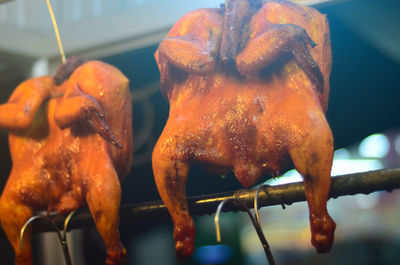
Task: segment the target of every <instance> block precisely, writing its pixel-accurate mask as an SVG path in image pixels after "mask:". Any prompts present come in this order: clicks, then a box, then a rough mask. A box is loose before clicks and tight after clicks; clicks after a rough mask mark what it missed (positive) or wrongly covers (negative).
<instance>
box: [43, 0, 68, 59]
mask: <svg viewBox="0 0 400 265" xmlns="http://www.w3.org/2000/svg"><path fill="white" fill-rule="evenodd" d="M46 3H47V7H48V8H49V12H50V17H51V21H52V22H53V28H54V33H55V34H56V38H57V43H58V49H59V50H60V54H61V62H62V63H65V54H64V49H63V47H62V43H61V38H60V32H58V27H57V22H56V19H55V17H54V13H53V9H52V8H51V4H50V1H49V0H46Z"/></svg>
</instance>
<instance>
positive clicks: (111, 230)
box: [0, 57, 133, 264]
mask: <svg viewBox="0 0 400 265" xmlns="http://www.w3.org/2000/svg"><path fill="white" fill-rule="evenodd" d="M81 63H82V62H80V61H79V59H77V58H76V57H72V58H70V59H69V60H68V61H67V62H66V63H65V64H64V65H63V66H61V67H60V69H59V71H58V73H57V75H56V76H55V77H52V76H44V77H38V78H33V79H29V80H27V81H25V82H23V83H22V84H20V85H19V86H18V87H17V88H16V90H15V91H14V92H13V94H12V95H11V97H10V99H9V101H8V102H7V103H5V104H3V105H0V126H1V127H3V128H6V129H8V130H9V132H10V133H9V146H10V153H11V158H12V170H11V174H10V176H9V179H8V182H7V184H6V187H5V188H4V190H3V193H2V195H1V200H0V218H1V223H2V227H3V229H4V231H5V232H6V235H7V237H8V239H9V241H10V242H11V244H12V246H13V248H14V251H15V254H16V260H15V264H32V253H31V243H30V238H31V236H30V233H28V234H27V236H25V237H24V242H23V244H24V245H23V246H24V247H23V250H20V248H19V233H20V229H21V228H22V226H23V225H24V223H25V222H26V221H27V220H28V219H29V218H30V217H31V216H32V215H33V214H34V213H35V211H38V210H47V211H48V212H52V211H56V212H57V213H60V214H66V213H69V212H71V211H73V210H76V209H78V208H79V207H81V206H84V205H88V206H89V209H90V211H91V214H92V216H93V219H94V221H95V224H96V227H97V230H98V231H99V233H100V235H101V236H102V238H103V240H104V242H105V245H106V249H107V254H108V258H107V264H122V263H123V262H124V259H125V255H126V250H125V248H124V247H123V246H122V244H121V243H120V240H119V233H118V224H119V217H118V216H119V215H118V214H119V206H120V193H121V187H120V179H119V178H122V177H124V176H126V175H127V174H128V173H129V171H130V168H131V163H132V141H133V139H132V107H131V97H130V91H129V80H128V79H127V78H126V77H125V76H124V75H123V74H122V73H121V72H120V71H119V70H118V69H116V68H114V67H112V66H110V65H108V64H105V63H102V62H100V61H89V62H85V63H83V64H81ZM80 64H81V65H80ZM78 65H80V66H78Z"/></svg>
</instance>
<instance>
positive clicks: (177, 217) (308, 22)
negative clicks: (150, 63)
mask: <svg viewBox="0 0 400 265" xmlns="http://www.w3.org/2000/svg"><path fill="white" fill-rule="evenodd" d="M155 57H156V61H157V63H158V66H159V69H160V75H161V86H162V92H163V93H164V95H165V96H166V97H167V98H168V100H169V103H170V113H169V118H168V121H167V123H166V125H165V128H164V130H163V132H162V134H161V136H160V138H159V140H158V142H157V144H156V146H155V148H154V151H153V158H152V163H153V172H154V177H155V181H156V184H157V188H158V191H159V193H160V196H161V198H162V200H163V201H164V203H165V204H166V206H167V208H168V211H169V213H170V215H171V217H172V220H173V223H174V239H175V241H176V245H175V248H176V253H177V257H178V259H185V257H188V256H190V255H191V254H192V253H193V251H194V234H195V229H194V224H193V220H192V218H191V216H190V213H189V212H188V207H187V201H186V193H185V184H186V180H187V177H188V172H189V167H190V165H192V164H194V163H201V164H203V165H206V166H212V167H213V168H219V170H220V171H224V170H228V169H233V173H234V175H235V176H236V178H237V179H238V180H239V182H240V183H241V184H242V185H243V187H245V188H248V187H250V186H252V185H253V184H254V183H255V182H256V181H257V180H258V179H259V178H260V176H262V175H265V174H268V175H274V176H276V175H278V174H279V171H280V170H281V169H282V168H283V167H285V166H287V165H288V162H289V161H290V160H291V161H292V162H293V164H294V166H295V168H296V169H297V170H298V171H299V172H300V173H301V174H302V176H303V178H304V185H305V195H306V198H307V202H308V206H309V212H310V226H311V235H312V236H311V241H312V244H313V245H314V246H315V248H316V249H317V251H318V252H327V251H329V250H330V248H331V246H332V242H333V237H334V236H333V233H334V230H335V222H334V221H333V220H332V219H331V217H330V216H329V214H328V212H327V209H326V202H327V199H328V192H329V188H330V171H331V164H332V156H333V138H332V134H331V130H330V128H329V125H328V123H327V121H326V118H325V112H326V110H327V104H328V95H329V75H330V71H331V50H330V37H329V27H328V22H327V20H326V17H325V16H324V15H322V14H320V13H319V12H318V11H316V10H315V9H312V8H310V7H304V6H300V5H297V4H293V3H290V2H287V1H266V2H265V3H264V2H261V1H256V0H254V1H249V0H231V1H229V4H228V7H227V8H226V9H225V8H224V7H221V8H216V9H200V10H196V11H193V12H190V13H188V14H187V15H185V16H184V17H183V18H181V19H180V20H179V21H178V22H177V23H176V24H175V25H174V26H173V28H172V29H171V31H170V32H169V34H168V36H167V37H166V38H165V39H164V40H163V41H162V42H161V43H160V45H159V48H158V50H157V52H156V54H155Z"/></svg>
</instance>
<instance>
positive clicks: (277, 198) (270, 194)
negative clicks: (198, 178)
mask: <svg viewBox="0 0 400 265" xmlns="http://www.w3.org/2000/svg"><path fill="white" fill-rule="evenodd" d="M399 188H400V168H395V169H383V170H377V171H370V172H365V173H356V174H349V175H343V176H337V177H333V178H332V184H331V189H330V194H329V198H337V197H339V196H344V195H355V194H359V193H361V194H369V193H371V192H374V191H389V192H390V191H392V190H394V189H399ZM261 191H264V192H259V194H258V205H259V207H264V206H272V205H285V204H286V205H290V204H292V203H295V202H300V201H305V195H304V185H303V182H297V183H291V184H285V185H278V186H267V187H263V188H261ZM255 193H256V190H255V189H254V190H237V191H234V192H224V193H217V194H211V195H202V196H197V197H190V198H188V204H189V210H190V212H191V214H192V215H205V214H214V213H215V211H216V209H217V207H218V205H219V203H220V202H222V201H223V200H226V199H229V198H236V199H239V200H241V201H242V202H243V203H245V204H246V205H247V207H249V208H253V204H254V197H255ZM240 210H241V208H240V207H239V208H238V207H237V206H235V205H233V204H229V205H226V207H224V209H223V211H224V212H227V211H240ZM169 220H170V217H169V214H168V211H167V208H166V207H165V205H164V204H163V203H162V202H161V201H153V202H145V203H140V204H131V205H123V206H121V209H120V227H121V230H123V229H125V228H126V229H132V226H133V225H134V224H135V226H136V224H141V223H144V224H146V223H148V222H149V221H157V222H169ZM56 223H57V225H59V227H61V229H62V227H63V222H62V220H56ZM93 225H94V223H93V220H92V217H91V215H90V212H89V210H88V209H86V208H84V209H80V210H79V211H78V212H77V213H76V214H75V215H74V216H73V217H72V218H71V220H70V224H69V227H70V229H76V228H84V227H92V226H93ZM137 226H139V225H137ZM32 230H33V232H42V231H50V230H52V227H51V226H49V225H48V224H47V223H46V222H44V221H42V220H37V221H35V223H34V224H33V229H32Z"/></svg>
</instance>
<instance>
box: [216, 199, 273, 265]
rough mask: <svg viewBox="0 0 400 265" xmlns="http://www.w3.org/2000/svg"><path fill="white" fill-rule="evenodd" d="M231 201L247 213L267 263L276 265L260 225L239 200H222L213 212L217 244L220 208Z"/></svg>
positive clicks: (219, 240) (219, 233)
mask: <svg viewBox="0 0 400 265" xmlns="http://www.w3.org/2000/svg"><path fill="white" fill-rule="evenodd" d="M231 201H233V202H236V203H238V204H239V205H240V206H241V207H242V208H243V209H244V210H245V211H246V212H247V214H248V215H249V217H250V220H251V222H252V224H253V226H254V229H255V230H256V232H257V235H258V238H259V239H260V241H261V245H262V246H263V249H264V252H265V255H266V257H267V260H268V263H269V264H270V265H275V264H276V263H275V260H274V258H273V256H272V253H271V249H270V247H269V244H268V242H267V239H266V238H265V236H264V233H263V231H262V229H261V225H260V223H259V222H257V220H256V219H255V218H254V216H253V215H252V214H251V212H250V209H249V207H247V205H246V204H245V203H244V202H242V201H241V200H239V199H237V198H228V199H226V200H223V201H222V202H221V203H220V204H219V205H218V208H217V211H216V212H215V217H214V222H215V231H216V236H217V242H221V231H220V227H219V215H220V213H221V211H222V208H223V207H224V205H225V204H226V203H227V202H231Z"/></svg>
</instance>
